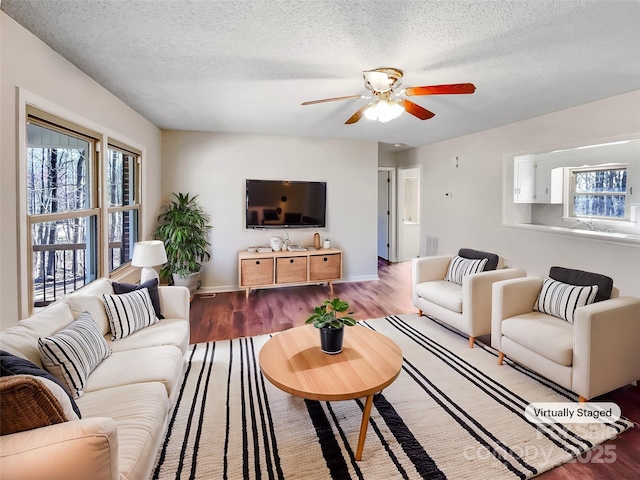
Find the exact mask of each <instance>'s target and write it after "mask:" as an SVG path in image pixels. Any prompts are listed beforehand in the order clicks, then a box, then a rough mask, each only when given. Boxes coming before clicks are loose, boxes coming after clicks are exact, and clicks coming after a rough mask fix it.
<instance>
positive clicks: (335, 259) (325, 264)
mask: <svg viewBox="0 0 640 480" xmlns="http://www.w3.org/2000/svg"><path fill="white" fill-rule="evenodd" d="M341 270H342V255H341V254H340V253H332V254H328V255H311V256H310V257H309V280H332V279H336V278H340V277H341V273H342V272H341Z"/></svg>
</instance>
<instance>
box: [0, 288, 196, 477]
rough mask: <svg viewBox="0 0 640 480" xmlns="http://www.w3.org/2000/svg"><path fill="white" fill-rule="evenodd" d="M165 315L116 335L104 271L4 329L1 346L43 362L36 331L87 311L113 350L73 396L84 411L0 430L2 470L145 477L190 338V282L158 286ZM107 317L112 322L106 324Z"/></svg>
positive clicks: (48, 330) (6, 473) (40, 333)
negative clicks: (46, 423) (12, 430)
mask: <svg viewBox="0 0 640 480" xmlns="http://www.w3.org/2000/svg"><path fill="white" fill-rule="evenodd" d="M158 292H159V297H160V306H161V310H162V314H163V315H164V317H165V318H164V319H163V320H161V321H160V322H158V323H155V324H153V325H150V326H148V327H146V328H143V329H141V330H138V331H136V332H134V333H133V334H131V335H129V336H127V337H124V338H122V339H120V340H115V341H112V340H111V334H110V332H109V322H108V318H107V317H106V312H105V310H104V304H103V301H102V294H103V293H109V294H113V288H112V286H111V283H110V282H109V281H108V280H106V279H99V280H97V281H95V282H92V283H91V284H89V285H88V286H87V287H85V288H83V289H82V290H80V291H79V292H77V293H74V294H72V295H69V296H68V297H67V298H65V299H63V300H62V301H60V302H58V303H56V304H54V305H51V306H49V307H47V308H46V309H44V310H43V311H41V312H39V313H38V314H35V315H33V316H32V317H30V318H28V319H25V320H21V321H20V322H18V324H17V325H16V326H14V327H11V328H9V329H6V330H4V331H2V332H0V349H2V350H5V351H7V352H9V353H11V354H13V355H16V356H19V357H22V358H26V359H28V360H30V361H31V362H33V363H34V364H36V365H38V366H40V367H42V362H41V361H40V356H39V351H38V345H37V342H38V338H39V337H44V336H49V335H52V334H54V333H55V332H58V331H59V330H61V329H62V328H64V327H65V326H66V325H68V324H69V323H71V322H72V321H73V319H74V318H76V317H77V316H78V315H79V314H80V313H82V312H83V311H89V312H90V313H91V315H92V317H93V318H94V320H95V322H96V324H97V325H98V327H99V329H101V330H102V332H103V333H104V335H105V339H106V340H107V343H108V345H109V347H110V349H111V351H112V353H111V354H110V355H109V356H108V357H107V358H105V359H104V360H103V361H102V362H101V363H100V364H99V365H98V366H97V367H96V368H95V370H93V372H92V373H91V374H90V375H89V377H88V380H87V382H86V385H85V388H84V394H83V395H82V396H80V397H79V398H77V399H76V400H75V401H76V403H77V405H78V407H79V409H80V412H81V419H79V420H70V421H66V422H63V423H57V424H55V425H50V426H46V427H41V428H36V429H33V430H27V431H22V432H18V433H12V434H9V435H4V436H2V437H0V478H3V479H5V478H6V479H12V480H36V479H37V480H42V479H48V480H75V479H77V480H87V479H92V480H102V479H104V480H116V479H130V480H134V479H139V480H143V479H144V480H147V479H148V478H149V476H150V474H151V470H152V468H153V465H154V462H155V458H156V454H157V452H158V449H159V447H160V445H161V442H162V440H163V436H164V432H165V429H166V425H167V419H168V416H169V412H170V410H171V407H172V405H173V402H174V401H175V399H176V396H177V394H178V392H179V390H180V382H181V379H182V376H183V372H184V366H185V353H186V351H187V348H188V345H189V290H188V289H186V288H184V287H162V286H161V287H159V288H158ZM105 322H106V324H105Z"/></svg>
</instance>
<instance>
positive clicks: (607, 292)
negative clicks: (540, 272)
mask: <svg viewBox="0 0 640 480" xmlns="http://www.w3.org/2000/svg"><path fill="white" fill-rule="evenodd" d="M549 277H551V278H553V279H554V280H558V281H559V282H563V283H568V284H569V285H578V286H581V287H586V286H590V285H597V286H598V294H597V295H596V299H595V301H596V302H601V301H603V300H609V299H610V298H611V292H612V291H613V279H612V278H611V277H607V276H606V275H601V274H599V273H591V272H585V271H583V270H574V269H571V268H563V267H551V269H550V270H549Z"/></svg>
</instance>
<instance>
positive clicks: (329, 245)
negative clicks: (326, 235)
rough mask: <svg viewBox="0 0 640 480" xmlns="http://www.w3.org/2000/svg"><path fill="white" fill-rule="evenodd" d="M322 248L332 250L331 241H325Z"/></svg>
mask: <svg viewBox="0 0 640 480" xmlns="http://www.w3.org/2000/svg"><path fill="white" fill-rule="evenodd" d="M322 248H331V240H325V241H324V242H322Z"/></svg>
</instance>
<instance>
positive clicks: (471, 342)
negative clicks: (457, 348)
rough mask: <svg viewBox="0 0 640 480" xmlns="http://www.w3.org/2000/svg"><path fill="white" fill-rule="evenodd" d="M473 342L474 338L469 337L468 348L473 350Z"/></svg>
mask: <svg viewBox="0 0 640 480" xmlns="http://www.w3.org/2000/svg"><path fill="white" fill-rule="evenodd" d="M474 340H475V337H469V348H473V342H474Z"/></svg>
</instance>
